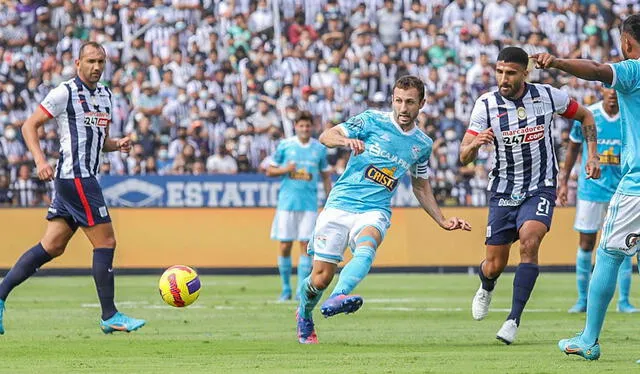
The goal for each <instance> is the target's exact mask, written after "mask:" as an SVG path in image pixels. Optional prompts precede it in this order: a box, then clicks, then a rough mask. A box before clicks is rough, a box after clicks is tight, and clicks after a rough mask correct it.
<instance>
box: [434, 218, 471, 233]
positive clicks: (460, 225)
mask: <svg viewBox="0 0 640 374" xmlns="http://www.w3.org/2000/svg"><path fill="white" fill-rule="evenodd" d="M440 227H442V228H443V229H445V230H448V231H453V230H464V231H471V224H469V222H467V221H465V220H463V219H461V218H458V217H451V218H449V219H445V220H443V221H442V222H440Z"/></svg>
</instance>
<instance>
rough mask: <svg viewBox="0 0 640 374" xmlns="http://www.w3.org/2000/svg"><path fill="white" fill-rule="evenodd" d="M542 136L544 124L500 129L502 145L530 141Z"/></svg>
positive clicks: (539, 138) (540, 138)
mask: <svg viewBox="0 0 640 374" xmlns="http://www.w3.org/2000/svg"><path fill="white" fill-rule="evenodd" d="M542 138H544V125H537V126H530V127H523V128H521V129H517V130H507V131H502V139H503V140H504V145H506V146H514V145H518V144H523V143H532V142H537V141H539V140H542Z"/></svg>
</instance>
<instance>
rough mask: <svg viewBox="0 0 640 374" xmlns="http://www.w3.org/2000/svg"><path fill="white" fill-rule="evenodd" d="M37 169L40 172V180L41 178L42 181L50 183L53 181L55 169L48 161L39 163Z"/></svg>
mask: <svg viewBox="0 0 640 374" xmlns="http://www.w3.org/2000/svg"><path fill="white" fill-rule="evenodd" d="M36 169H37V171H38V178H40V180H41V181H45V182H48V181H50V180H53V167H51V165H50V164H49V163H48V162H47V161H42V162H37V163H36Z"/></svg>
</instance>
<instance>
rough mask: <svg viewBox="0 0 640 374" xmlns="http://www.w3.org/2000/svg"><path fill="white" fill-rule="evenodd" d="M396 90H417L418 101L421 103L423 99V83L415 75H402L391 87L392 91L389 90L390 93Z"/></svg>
mask: <svg viewBox="0 0 640 374" xmlns="http://www.w3.org/2000/svg"><path fill="white" fill-rule="evenodd" d="M396 88H399V89H401V90H408V89H410V88H415V89H416V90H418V94H419V96H420V99H419V100H418V101H422V100H423V99H424V82H422V80H421V79H420V78H418V77H416V76H415V75H404V76H402V77H400V78H398V80H397V81H396V83H395V84H394V85H393V89H392V90H391V92H393V91H395V90H396Z"/></svg>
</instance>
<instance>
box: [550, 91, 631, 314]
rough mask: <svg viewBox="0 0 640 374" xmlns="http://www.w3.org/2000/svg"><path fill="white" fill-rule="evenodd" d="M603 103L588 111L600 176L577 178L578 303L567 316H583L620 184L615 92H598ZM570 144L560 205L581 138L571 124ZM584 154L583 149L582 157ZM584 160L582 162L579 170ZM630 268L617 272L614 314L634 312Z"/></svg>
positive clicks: (624, 265) (578, 129) (627, 264)
mask: <svg viewBox="0 0 640 374" xmlns="http://www.w3.org/2000/svg"><path fill="white" fill-rule="evenodd" d="M602 96H603V100H602V101H601V102H598V103H596V104H593V105H592V106H590V107H589V110H590V111H591V113H593V116H594V118H595V122H596V128H597V131H598V154H599V155H600V165H601V170H602V175H601V176H600V179H587V176H586V175H585V173H583V172H581V173H580V176H579V177H578V201H577V203H576V219H575V223H574V225H573V228H574V229H575V230H576V231H578V232H579V233H580V244H579V247H578V253H577V255H576V285H577V287H578V301H577V302H576V304H575V305H574V306H572V307H571V309H569V313H584V312H585V311H586V310H587V288H588V287H589V278H590V277H591V252H592V251H593V247H594V246H595V243H596V237H597V235H598V230H600V227H601V226H602V222H603V221H604V216H605V214H606V213H607V207H608V206H609V201H610V200H611V196H613V194H614V192H615V191H616V187H618V183H619V182H620V178H621V177H622V174H621V172H620V144H621V136H622V135H621V133H620V131H621V128H620V114H619V112H620V108H619V107H618V96H617V95H616V91H615V90H613V89H610V88H603V89H602ZM570 139H571V142H570V143H569V149H568V151H567V155H566V157H565V161H564V171H563V172H561V173H560V180H559V188H558V200H559V201H560V203H561V204H563V205H564V204H565V203H566V201H567V182H568V180H569V175H570V174H571V169H573V165H574V164H575V162H576V159H577V157H578V153H579V150H580V145H581V144H583V140H584V137H583V136H582V129H581V127H580V124H579V123H578V122H574V124H573V126H572V128H571V134H570ZM586 153H587V149H586V145H585V146H584V147H583V154H586ZM585 162H586V158H582V169H584V167H585ZM632 269H633V264H632V262H631V257H626V258H625V260H624V262H623V263H622V265H621V266H620V270H619V271H618V286H619V292H618V306H617V310H618V312H622V313H635V312H637V311H638V309H636V308H635V307H634V306H633V305H631V303H629V289H630V288H631V273H632Z"/></svg>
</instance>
